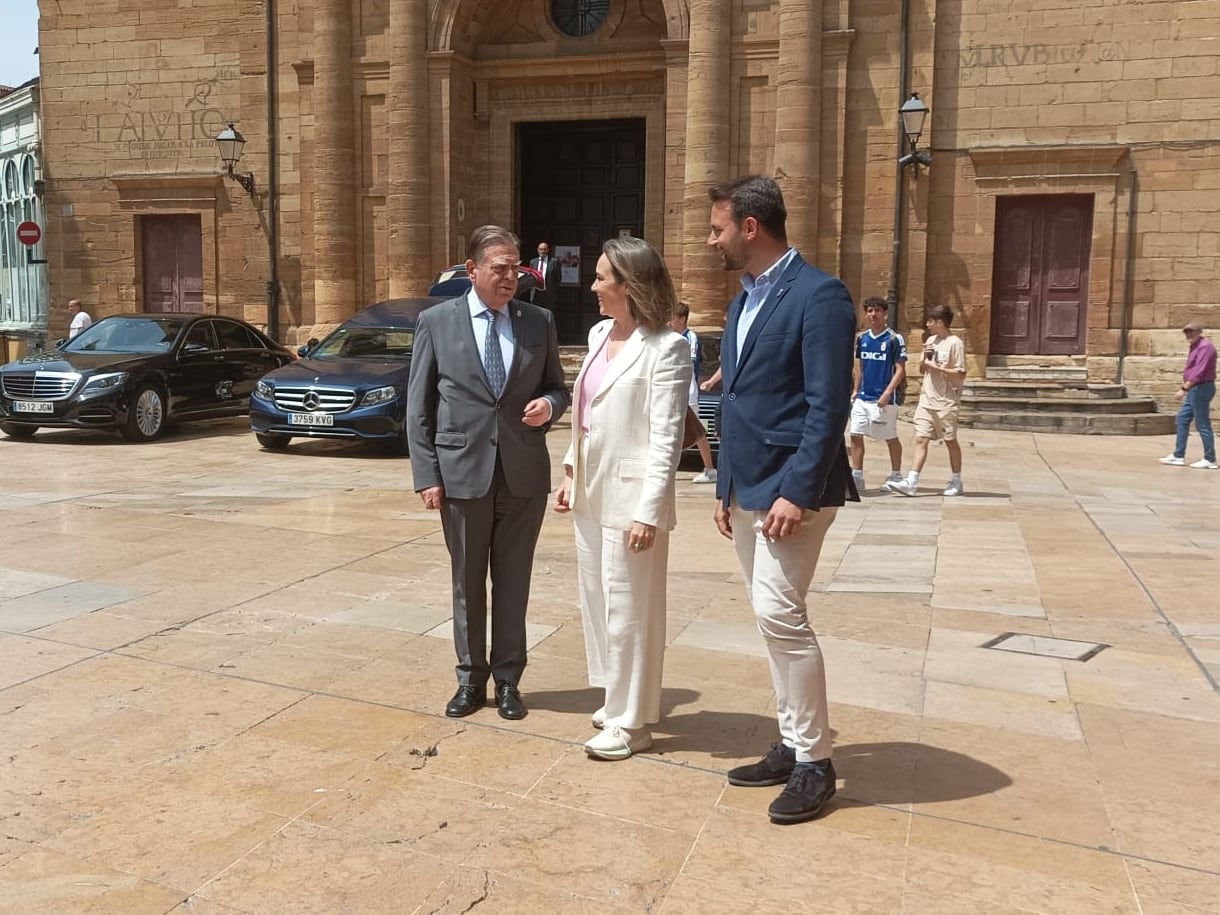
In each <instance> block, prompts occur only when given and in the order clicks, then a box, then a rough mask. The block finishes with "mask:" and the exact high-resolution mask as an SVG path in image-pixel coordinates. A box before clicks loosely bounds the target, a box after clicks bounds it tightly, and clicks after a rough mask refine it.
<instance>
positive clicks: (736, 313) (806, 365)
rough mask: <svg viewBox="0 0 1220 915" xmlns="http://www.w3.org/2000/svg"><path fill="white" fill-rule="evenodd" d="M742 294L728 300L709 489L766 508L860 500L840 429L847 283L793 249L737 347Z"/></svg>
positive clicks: (851, 324)
mask: <svg viewBox="0 0 1220 915" xmlns="http://www.w3.org/2000/svg"><path fill="white" fill-rule="evenodd" d="M745 300H746V296H745V293H744V292H743V293H742V294H741V295H739V296H738V297H737V298H736V299H734V300H733V302H732V304H730V305H729V313H728V322H727V325H726V327H725V329H724V339H723V341H722V344H721V353H720V365H721V372H722V376H723V393H722V394H721V398H722V412H721V419H720V460H719V462H718V463H719V466H718V468H717V470H718V477H717V480H716V496H717V498H719V499H720V500H721V502H722V503H723V504H724V505H725V506H726V507H727V506H728V502H729V496H730V494H732V496H733V500H734V502H736V504H737V505H739V506H740V507H741V508H743V509H746V510H748V511H766V510H768V509H769V508H770V507H771V505H772V503H773V502H775V500H776V498H777V497H779V496H783V497H784V498H785V499H788V500H789V501H790V502H793V503H795V504H796V505H799V506H801V507H802V508H805V509H812V510H814V511H816V510H817V509H819V508H821V507H822V506H835V505H842V504H843V503H844V502H846V501H852V502H858V501H859V500H860V496H859V494H858V493H857V492H856V487H855V484H854V483H853V482H852V478H851V469H850V466H849V465H848V462H847V448H846V445H845V443H844V438H843V432H844V429H845V428H846V426H847V420H848V417H849V415H850V413H851V384H852V383H851V372H852V356H853V347H854V343H855V337H856V309H855V306H854V305H853V304H852V300H851V294H850V293H848V291H847V287H846V286H844V285H843V283H842V281H841V280H839V279H838V278H836V277H833V276H830V275H828V274H826V273H823V272H822V271H821V270H819V269H817V268H816V267H814V266H812V265H810V264H808V263H806V262H805V260H804V259H803V258H802V257H801V256H800V254H795V255H794V256H793V258H792V260H791V261H789V263H788V266H787V267H786V268H785V269H784V271H783V273H782V274H781V275H780V278H779V279H778V280H776V283H775V286H774V287H773V289H772V290H771V292H770V295H769V296H768V298H767V300H766V301H765V302H764V303H763V306H762V308H761V309H760V310H759V313H758V315H757V316H756V317H755V319H754V323H753V324H752V325H751V326H750V332H749V334H748V335H747V337H746V339H745V344H744V346H743V347H742V351H741V352H740V353H738V352H737V322H738V321H739V319H740V318H741V309H742V306H743V305H744V304H745Z"/></svg>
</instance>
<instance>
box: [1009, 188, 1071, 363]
mask: <svg viewBox="0 0 1220 915" xmlns="http://www.w3.org/2000/svg"><path fill="white" fill-rule="evenodd" d="M1092 222H1093V198H1092V197H1090V196H1087V195H1076V194H1072V195H1069V194H1056V195H1049V194H1048V195H1035V196H1028V197H999V198H997V199H996V237H995V253H994V263H993V276H994V277H995V279H994V281H993V284H992V303H993V305H992V326H991V336H992V340H991V351H992V352H993V353H997V354H1008V355H1071V354H1076V353H1083V352H1084V351H1085V344H1086V332H1087V311H1088V287H1089V255H1090V249H1091V234H1092Z"/></svg>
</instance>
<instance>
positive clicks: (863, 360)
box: [849, 296, 907, 491]
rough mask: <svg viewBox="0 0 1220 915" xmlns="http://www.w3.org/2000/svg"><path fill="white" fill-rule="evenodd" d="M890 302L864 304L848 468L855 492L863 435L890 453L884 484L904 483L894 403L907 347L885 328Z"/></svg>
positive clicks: (877, 300) (899, 398)
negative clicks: (882, 445)
mask: <svg viewBox="0 0 1220 915" xmlns="http://www.w3.org/2000/svg"><path fill="white" fill-rule="evenodd" d="M888 315H889V304H888V303H887V302H886V301H885V299H883V298H880V297H879V296H872V297H871V298H868V299H865V300H864V317H865V319H866V320H867V321H868V329H867V330H865V331H864V332H863V333H861V334H860V336H858V337H857V338H856V362H855V371H854V372H853V373H852V383H853V389H852V400H851V425H850V430H849V431H850V432H851V467H852V471H851V473H852V476H853V477H854V478H855V481H856V488H857V489H859V490H861V491H863V489H864V436H866V435H867V436H868V437H869V438H871V439H872V440H873V441H883V442H885V444H886V446H887V447H888V448H889V450H890V475H889V478H888V479H887V480H886V482H887V483H888V482H894V481H898V480H901V479H902V442H900V441H899V440H898V404H900V403H901V402H902V392H903V386H904V384H905V383H906V378H907V369H906V361H907V346H906V343H905V342H904V341H903V339H902V336H901V335H900V334H898V333H895V332H894V331H893V330H892V329H891V328H890V327H888V326H887V318H888Z"/></svg>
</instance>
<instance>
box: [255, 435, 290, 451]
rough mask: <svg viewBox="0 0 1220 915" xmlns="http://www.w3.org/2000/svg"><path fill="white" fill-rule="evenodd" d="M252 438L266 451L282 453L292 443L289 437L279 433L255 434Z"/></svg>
mask: <svg viewBox="0 0 1220 915" xmlns="http://www.w3.org/2000/svg"><path fill="white" fill-rule="evenodd" d="M254 437H255V438H256V439H258V443H259V444H260V445H262V446H263V447H264V448H266V449H267V450H268V451H283V450H284V449H285V448H287V447H288V443H289V442H290V441H292V436H291V435H284V434H282V433H280V432H255V433H254Z"/></svg>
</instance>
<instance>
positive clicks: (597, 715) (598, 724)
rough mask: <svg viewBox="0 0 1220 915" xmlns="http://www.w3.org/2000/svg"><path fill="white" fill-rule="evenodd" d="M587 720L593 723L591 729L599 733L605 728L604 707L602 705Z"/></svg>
mask: <svg viewBox="0 0 1220 915" xmlns="http://www.w3.org/2000/svg"><path fill="white" fill-rule="evenodd" d="M589 720H590V721H591V722H592V723H593V727H595V728H597V729H598V730H599V731H600V730H601V729H602V728H604V727H605V726H606V707H605V706H604V705H603V706H602V707H601V708H599V709H598V710H597V711H596V712H594V713H593V715H592V717H591V718H590V719H589Z"/></svg>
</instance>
